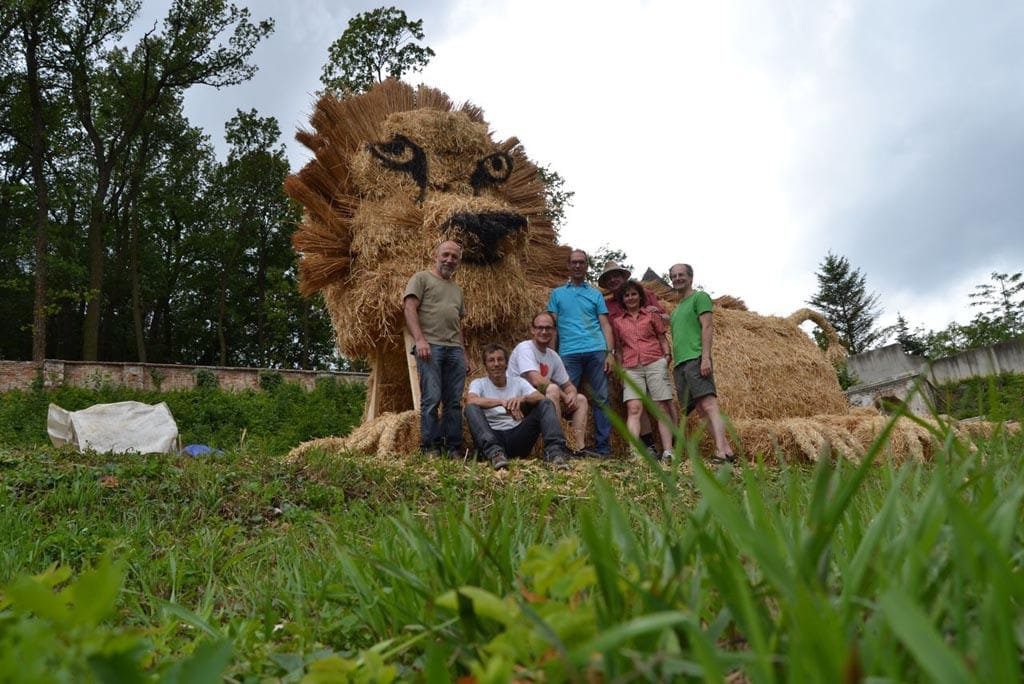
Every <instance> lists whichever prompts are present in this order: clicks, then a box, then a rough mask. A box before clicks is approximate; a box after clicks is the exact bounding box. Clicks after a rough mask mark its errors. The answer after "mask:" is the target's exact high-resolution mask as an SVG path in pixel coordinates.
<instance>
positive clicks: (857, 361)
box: [846, 342, 927, 385]
mask: <svg viewBox="0 0 1024 684" xmlns="http://www.w3.org/2000/svg"><path fill="white" fill-rule="evenodd" d="M926 363H927V362H926V361H924V360H922V359H918V358H915V357H913V356H909V355H907V354H906V352H904V351H903V347H901V346H900V344H899V343H898V342H897V343H896V344H890V345H888V346H886V347H881V348H879V349H872V350H871V351H866V352H863V353H861V354H854V355H853V356H851V357H850V358H848V359H847V360H846V367H847V368H848V369H849V371H850V372H851V373H853V374H854V375H855V376H857V384H858V385H871V384H874V383H876V382H883V381H885V380H888V379H890V378H896V377H899V376H902V375H905V374H907V373H919V372H921V370H923V368H922V367H923V366H925V365H926Z"/></svg>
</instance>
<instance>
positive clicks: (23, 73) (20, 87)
mask: <svg viewBox="0 0 1024 684" xmlns="http://www.w3.org/2000/svg"><path fill="white" fill-rule="evenodd" d="M68 4H69V0H22V1H21V2H18V3H12V4H11V5H9V6H7V7H5V9H4V12H3V14H0V38H4V41H3V42H5V43H7V44H6V45H3V48H2V49H3V50H4V53H5V55H6V56H8V57H12V56H13V57H14V58H15V59H16V60H17V64H18V68H17V69H14V70H6V78H5V79H4V80H5V85H6V86H7V87H5V88H4V91H5V95H6V97H5V98H4V99H5V101H6V103H7V107H6V109H7V112H8V115H9V118H8V120H7V123H8V125H9V126H10V128H9V131H10V134H11V140H12V141H13V142H14V144H15V146H16V147H18V148H20V149H21V150H22V151H23V155H24V158H25V160H26V161H27V168H28V170H29V176H28V180H30V186H31V191H32V196H33V200H34V205H35V206H34V212H33V217H32V227H33V233H34V245H33V250H32V261H33V267H34V268H33V270H34V276H33V278H34V287H33V307H32V310H33V315H32V325H31V329H32V359H33V360H34V361H36V362H39V361H42V360H43V358H44V356H45V354H46V323H47V315H48V305H47V291H48V272H49V260H48V250H49V225H50V178H49V175H48V171H47V164H48V162H50V157H51V154H50V149H49V148H50V146H51V142H50V137H51V136H50V134H49V131H50V130H60V129H61V128H62V127H63V125H64V124H65V123H66V121H62V120H61V117H62V116H65V115H66V113H67V108H66V107H63V106H61V103H60V102H59V101H60V100H63V99H64V97H63V95H61V94H58V93H57V91H56V83H55V76H54V68H53V66H54V61H55V60H54V57H55V55H54V49H55V42H56V31H57V29H58V26H59V23H58V17H61V16H63V15H64V14H65V12H66V11H67V9H68ZM6 66H10V60H8V64H7V65H6Z"/></svg>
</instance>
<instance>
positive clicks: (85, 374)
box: [0, 359, 367, 392]
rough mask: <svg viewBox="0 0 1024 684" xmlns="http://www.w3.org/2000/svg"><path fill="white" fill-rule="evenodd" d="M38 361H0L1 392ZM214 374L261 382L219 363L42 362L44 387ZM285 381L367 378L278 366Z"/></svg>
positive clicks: (163, 383)
mask: <svg viewBox="0 0 1024 684" xmlns="http://www.w3.org/2000/svg"><path fill="white" fill-rule="evenodd" d="M39 369H40V367H39V364H36V363H33V362H31V361H0V392H6V391H8V390H12V389H28V388H29V387H31V386H32V383H33V382H34V381H35V379H36V375H37V373H38V371H39ZM200 370H202V371H207V372H209V373H213V374H214V375H216V376H217V378H218V379H219V381H220V388H221V389H225V390H230V391H233V392H238V391H242V390H247V389H257V388H259V386H260V371H261V370H265V369H260V368H222V367H219V366H179V365H174V364H163V363H97V362H87V361H56V360H49V359H48V360H46V361H44V362H43V365H42V371H43V385H44V386H45V387H60V386H62V385H69V386H72V387H96V386H99V385H101V384H104V383H106V384H110V385H122V386H125V387H131V388H134V389H142V390H156V389H158V387H157V385H159V389H161V390H173V389H191V388H193V387H195V386H196V371H200ZM276 372H278V373H280V374H281V376H282V377H283V379H284V381H285V382H294V383H298V384H299V385H301V386H302V387H304V388H305V389H307V390H311V389H313V388H314V387H315V386H316V381H317V379H318V378H335V379H337V380H339V381H342V382H363V383H365V382H366V377H367V376H366V373H336V372H331V371H304V370H278V371H276Z"/></svg>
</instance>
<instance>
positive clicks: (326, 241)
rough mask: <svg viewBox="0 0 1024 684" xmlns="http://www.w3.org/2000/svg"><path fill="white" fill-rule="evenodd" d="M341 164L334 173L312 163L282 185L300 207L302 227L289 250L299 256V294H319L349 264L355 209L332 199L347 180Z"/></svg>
mask: <svg viewBox="0 0 1024 684" xmlns="http://www.w3.org/2000/svg"><path fill="white" fill-rule="evenodd" d="M346 173H347V171H346V167H345V165H343V164H336V165H334V166H333V170H332V169H329V168H328V167H327V166H325V165H324V164H323V163H322V162H320V160H319V159H316V160H313V161H312V162H310V163H309V164H307V165H306V166H305V168H303V169H302V170H301V171H299V172H298V173H296V174H294V175H292V176H289V177H288V178H286V179H285V181H284V189H285V192H286V193H287V194H288V196H289V197H291V198H292V199H293V200H295V201H296V202H298V203H299V204H301V205H302V206H303V208H304V209H305V211H304V212H303V218H302V223H300V224H299V227H298V229H297V230H296V231H295V234H294V235H292V247H294V248H295V251H296V252H298V253H299V291H300V292H301V293H302V294H303V295H307V296H308V295H311V294H314V293H315V292H319V291H320V290H322V289H323V288H325V287H327V285H329V284H331V283H332V282H337V281H338V280H341V279H343V278H344V277H345V276H347V275H348V271H349V268H350V265H351V262H352V259H351V254H350V250H351V247H352V225H351V222H352V214H353V212H354V210H355V207H354V206H350V205H349V203H346V202H345V201H344V200H343V199H341V198H338V197H336V196H335V194H334V191H335V189H336V188H338V187H339V184H341V183H343V182H344V181H345V180H346V179H345V178H340V177H339V176H341V175H344V174H346Z"/></svg>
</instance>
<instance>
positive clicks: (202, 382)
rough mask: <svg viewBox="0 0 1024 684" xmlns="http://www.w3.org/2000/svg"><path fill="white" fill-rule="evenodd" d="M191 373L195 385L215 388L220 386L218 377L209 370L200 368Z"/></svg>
mask: <svg viewBox="0 0 1024 684" xmlns="http://www.w3.org/2000/svg"><path fill="white" fill-rule="evenodd" d="M193 375H194V376H195V378H196V387H203V388H207V389H216V388H218V387H220V377H219V376H218V375H217V374H216V373H214V372H213V371H211V370H206V369H205V368H200V369H199V370H197V371H196V372H195V373H193Z"/></svg>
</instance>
